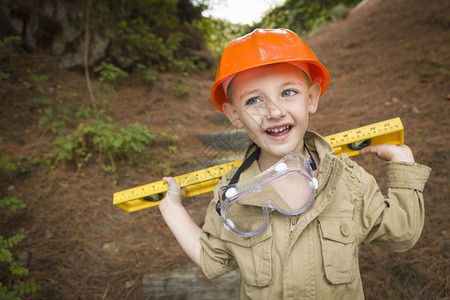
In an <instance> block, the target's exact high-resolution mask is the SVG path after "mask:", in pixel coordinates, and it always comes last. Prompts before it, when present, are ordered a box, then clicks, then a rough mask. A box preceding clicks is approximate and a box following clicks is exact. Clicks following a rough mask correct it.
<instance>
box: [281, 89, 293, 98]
mask: <svg viewBox="0 0 450 300" xmlns="http://www.w3.org/2000/svg"><path fill="white" fill-rule="evenodd" d="M296 94H297V92H296V91H293V90H286V91H283V93H281V97H291V96H294V95H296Z"/></svg>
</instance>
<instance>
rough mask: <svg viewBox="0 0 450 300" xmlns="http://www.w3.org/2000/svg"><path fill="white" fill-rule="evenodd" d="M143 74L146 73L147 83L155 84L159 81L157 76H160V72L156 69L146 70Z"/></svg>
mask: <svg viewBox="0 0 450 300" xmlns="http://www.w3.org/2000/svg"><path fill="white" fill-rule="evenodd" d="M143 72H144V77H145V81H147V82H148V83H153V82H155V81H156V79H157V76H158V74H159V72H158V71H157V70H154V69H146V70H144V71H143Z"/></svg>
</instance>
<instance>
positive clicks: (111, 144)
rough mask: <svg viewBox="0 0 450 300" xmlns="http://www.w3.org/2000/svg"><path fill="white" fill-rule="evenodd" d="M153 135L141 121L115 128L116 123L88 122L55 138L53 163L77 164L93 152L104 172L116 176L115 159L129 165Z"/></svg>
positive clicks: (85, 159) (79, 165)
mask: <svg viewBox="0 0 450 300" xmlns="http://www.w3.org/2000/svg"><path fill="white" fill-rule="evenodd" d="M155 138H156V136H155V135H154V134H152V133H151V131H150V128H148V126H146V125H144V124H140V123H134V124H132V125H129V126H126V127H123V128H119V127H118V125H117V124H116V123H106V122H103V121H92V122H90V123H88V124H86V125H84V124H80V125H79V126H78V128H77V129H76V130H75V131H74V132H73V133H71V134H69V135H66V136H65V137H62V136H58V137H56V139H55V142H54V147H53V151H54V152H55V155H56V162H59V161H62V160H67V161H73V162H76V164H77V166H78V167H81V166H82V164H83V162H84V161H87V160H88V159H89V158H90V157H92V156H93V155H96V156H97V157H98V160H99V162H100V163H102V165H103V167H104V169H105V171H108V172H111V173H113V174H114V175H115V176H117V174H116V162H117V161H121V162H124V163H129V164H132V163H133V159H134V156H135V155H136V154H137V153H142V152H143V150H144V149H145V148H146V147H148V146H149V145H150V144H151V143H152V142H153V141H154V140H155ZM105 160H106V161H105Z"/></svg>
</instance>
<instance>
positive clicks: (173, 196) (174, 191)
mask: <svg viewBox="0 0 450 300" xmlns="http://www.w3.org/2000/svg"><path fill="white" fill-rule="evenodd" d="M163 181H164V182H166V183H167V184H168V185H169V189H168V190H167V192H166V197H167V198H169V199H170V200H171V201H172V202H174V203H177V204H179V203H181V201H182V200H183V198H184V197H185V195H186V188H182V189H180V186H179V185H178V182H177V181H176V180H175V178H173V177H163Z"/></svg>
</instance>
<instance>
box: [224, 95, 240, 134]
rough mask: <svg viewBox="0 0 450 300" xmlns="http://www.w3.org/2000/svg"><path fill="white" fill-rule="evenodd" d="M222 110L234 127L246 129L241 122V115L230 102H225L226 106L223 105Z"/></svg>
mask: <svg viewBox="0 0 450 300" xmlns="http://www.w3.org/2000/svg"><path fill="white" fill-rule="evenodd" d="M222 110H223V112H224V113H225V115H226V116H227V118H228V120H230V122H231V124H233V126H234V127H236V128H238V129H242V128H243V127H244V126H243V124H242V122H241V120H240V119H239V115H238V113H237V111H236V109H235V108H234V107H233V105H232V104H230V103H229V102H225V103H224V104H222Z"/></svg>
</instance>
